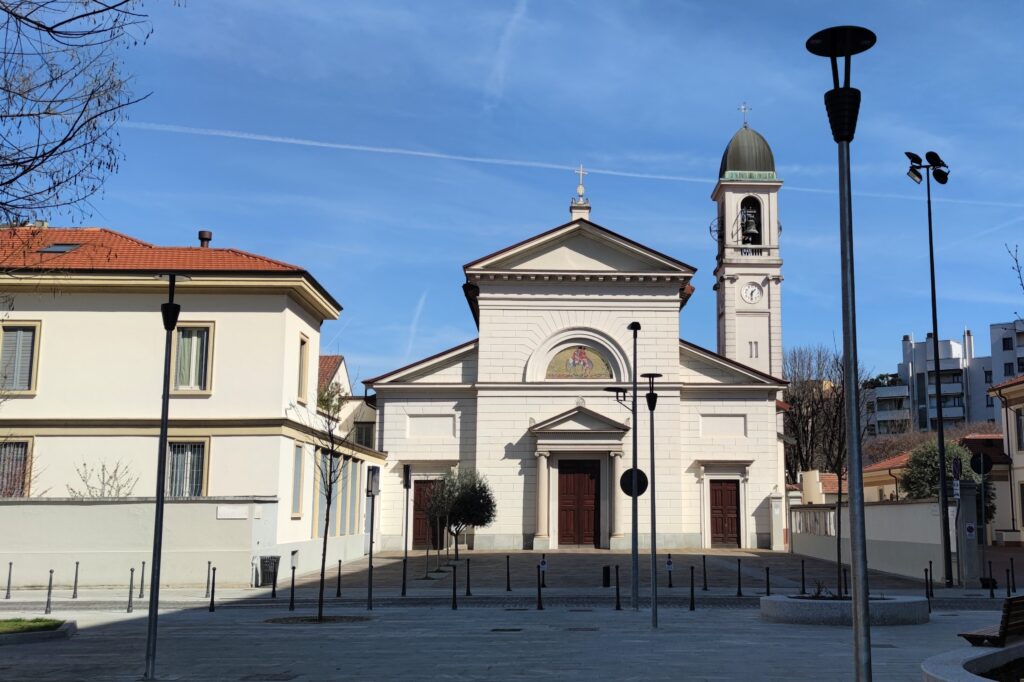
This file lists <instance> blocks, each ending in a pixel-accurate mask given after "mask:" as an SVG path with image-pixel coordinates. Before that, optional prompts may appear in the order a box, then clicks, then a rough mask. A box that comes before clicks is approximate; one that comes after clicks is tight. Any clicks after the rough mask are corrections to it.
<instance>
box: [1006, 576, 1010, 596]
mask: <svg viewBox="0 0 1024 682" xmlns="http://www.w3.org/2000/svg"><path fill="white" fill-rule="evenodd" d="M1006 598H1007V599H1009V598H1010V569H1006Z"/></svg>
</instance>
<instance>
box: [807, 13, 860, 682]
mask: <svg viewBox="0 0 1024 682" xmlns="http://www.w3.org/2000/svg"><path fill="white" fill-rule="evenodd" d="M874 44H875V34H874V33H872V32H871V31H869V30H868V29H866V28H861V27H860V26H833V27H832V28H826V29H825V30H823V31H819V32H817V33H815V34H814V35H813V36H811V37H810V38H809V39H808V40H807V50H808V51H809V52H810V53H811V54H814V55H817V56H819V57H828V58H829V59H830V60H831V62H832V85H833V88H832V89H831V90H829V91H828V92H826V93H825V109H826V111H827V112H828V121H829V124H830V125H831V127H832V138H833V139H834V140H835V141H836V144H837V145H838V146H839V245H840V265H841V271H842V301H843V372H844V377H843V399H844V400H845V402H846V404H845V408H846V445H847V453H848V454H847V467H848V470H849V472H850V474H849V477H850V563H851V567H852V569H853V658H854V674H855V676H856V679H857V680H860V681H866V680H870V679H871V629H870V623H869V621H868V562H867V543H866V541H865V536H864V484H863V471H862V468H861V467H862V465H861V452H860V409H859V406H860V400H859V393H860V387H859V386H858V385H857V380H858V377H859V376H860V374H859V371H858V370H859V363H858V362H857V300H856V295H855V287H854V268H853V206H852V203H851V198H850V142H851V141H852V140H853V135H854V132H855V131H856V129H857V114H858V112H859V111H860V90H857V89H856V88H851V87H850V58H851V57H852V56H853V55H855V54H859V53H861V52H864V51H865V50H868V49H870V48H871V46H872V45H874ZM839 57H843V85H842V87H840V85H839V64H838V62H837V60H838V58H839ZM837 513H838V512H837Z"/></svg>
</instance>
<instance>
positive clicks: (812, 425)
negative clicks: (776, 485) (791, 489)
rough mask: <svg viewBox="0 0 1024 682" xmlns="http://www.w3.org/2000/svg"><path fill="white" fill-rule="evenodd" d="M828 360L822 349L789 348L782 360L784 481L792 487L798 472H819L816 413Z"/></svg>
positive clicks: (822, 395) (828, 355)
mask: <svg viewBox="0 0 1024 682" xmlns="http://www.w3.org/2000/svg"><path fill="white" fill-rule="evenodd" d="M829 358H830V352H829V350H828V349H827V348H825V347H824V346H806V347H804V346H798V347H795V348H791V349H789V350H788V351H787V352H786V355H785V357H784V358H783V374H784V375H785V376H786V377H787V378H788V379H789V386H787V387H786V390H785V391H784V393H783V398H782V399H783V400H784V401H785V402H786V403H788V404H789V409H788V410H786V411H785V412H784V413H783V425H784V431H785V434H786V446H785V449H786V477H787V478H788V479H789V481H790V482H792V483H796V481H797V478H798V477H799V474H800V472H801V471H810V470H812V469H817V468H819V466H818V460H819V457H818V454H819V447H818V446H819V441H820V440H821V434H820V426H821V425H820V420H819V419H818V413H819V411H820V409H821V403H822V401H823V400H824V399H825V393H824V390H823V382H824V380H825V376H826V370H827V366H828V363H829Z"/></svg>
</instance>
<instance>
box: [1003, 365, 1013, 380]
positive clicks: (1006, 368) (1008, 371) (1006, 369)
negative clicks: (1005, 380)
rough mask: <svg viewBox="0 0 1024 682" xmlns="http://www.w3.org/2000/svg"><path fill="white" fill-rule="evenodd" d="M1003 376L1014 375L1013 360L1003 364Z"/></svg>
mask: <svg viewBox="0 0 1024 682" xmlns="http://www.w3.org/2000/svg"><path fill="white" fill-rule="evenodd" d="M1003 376H1004V377H1012V376H1013V363H1012V362H1007V363H1006V364H1004V365H1003Z"/></svg>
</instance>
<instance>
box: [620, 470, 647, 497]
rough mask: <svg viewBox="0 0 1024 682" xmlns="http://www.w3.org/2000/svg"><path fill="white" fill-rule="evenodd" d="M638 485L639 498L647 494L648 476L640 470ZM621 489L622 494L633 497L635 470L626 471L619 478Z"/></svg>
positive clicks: (637, 477)
mask: <svg viewBox="0 0 1024 682" xmlns="http://www.w3.org/2000/svg"><path fill="white" fill-rule="evenodd" d="M636 485H637V488H639V490H638V491H637V493H636V494H637V497H639V496H640V495H643V494H644V493H645V492H647V474H645V473H644V472H643V471H641V470H640V469H637V470H636ZM619 487H620V488H622V492H624V493H626V494H627V495H629V496H630V497H633V470H632V469H626V470H625V471H624V472H622V477H621V478H619Z"/></svg>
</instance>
